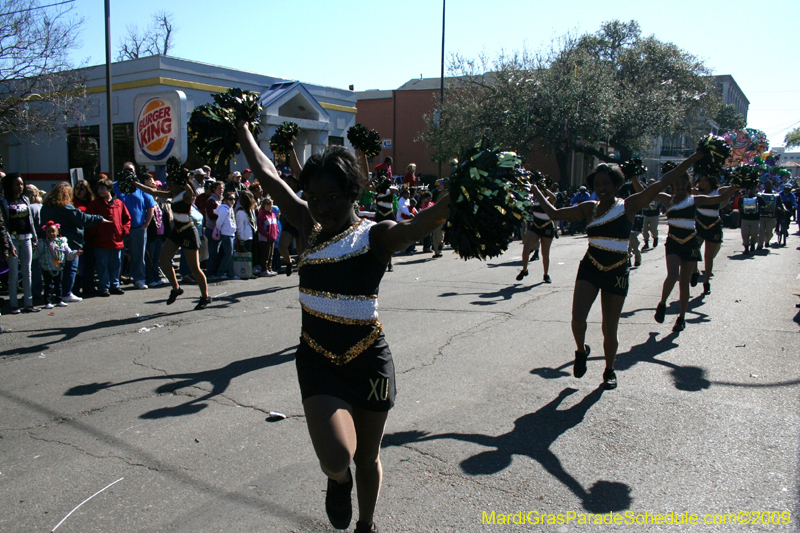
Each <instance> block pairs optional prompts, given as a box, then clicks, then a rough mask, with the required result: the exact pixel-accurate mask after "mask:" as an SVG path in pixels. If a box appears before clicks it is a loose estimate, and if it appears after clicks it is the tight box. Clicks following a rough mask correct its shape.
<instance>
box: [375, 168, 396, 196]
mask: <svg viewBox="0 0 800 533" xmlns="http://www.w3.org/2000/svg"><path fill="white" fill-rule="evenodd" d="M373 182H374V183H375V191H376V192H378V193H379V194H386V191H388V190H389V187H391V186H392V179H391V178H390V177H389V176H388V175H386V174H385V173H384V174H381V175H380V176H379V177H378V178H377V179H375V178H373Z"/></svg>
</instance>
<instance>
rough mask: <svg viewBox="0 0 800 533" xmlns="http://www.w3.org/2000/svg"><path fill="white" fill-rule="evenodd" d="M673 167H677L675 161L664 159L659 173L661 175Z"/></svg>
mask: <svg viewBox="0 0 800 533" xmlns="http://www.w3.org/2000/svg"><path fill="white" fill-rule="evenodd" d="M673 168H678V164H677V163H676V162H675V161H664V162H663V163H661V175H662V176H663V175H664V174H666V173H667V172H669V171H670V170H672V169H673Z"/></svg>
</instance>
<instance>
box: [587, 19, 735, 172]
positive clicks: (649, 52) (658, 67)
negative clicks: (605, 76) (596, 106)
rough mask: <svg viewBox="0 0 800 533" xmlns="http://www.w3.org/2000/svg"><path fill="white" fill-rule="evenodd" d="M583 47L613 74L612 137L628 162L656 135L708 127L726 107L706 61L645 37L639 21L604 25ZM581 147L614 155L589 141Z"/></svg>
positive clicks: (598, 154)
mask: <svg viewBox="0 0 800 533" xmlns="http://www.w3.org/2000/svg"><path fill="white" fill-rule="evenodd" d="M578 47H579V48H584V49H585V50H586V51H587V52H588V53H590V54H592V55H594V56H595V57H596V58H597V59H599V60H600V61H602V62H603V63H604V64H605V67H606V68H608V69H610V70H611V72H612V73H613V81H612V85H611V87H610V89H611V90H612V92H613V95H614V96H613V100H614V105H613V107H612V109H611V112H610V116H609V124H608V126H609V135H608V141H609V143H610V144H611V145H612V146H614V147H615V148H616V149H617V150H618V151H619V153H620V156H621V158H622V159H623V160H625V159H629V158H630V157H632V156H633V154H634V153H635V152H637V151H640V150H642V149H644V148H645V147H646V146H647V144H648V142H649V140H650V139H651V138H653V137H655V136H658V135H680V134H688V133H693V132H695V131H697V130H698V129H704V128H705V126H704V124H705V123H706V122H707V121H706V117H708V116H714V115H715V114H716V112H717V109H718V108H719V106H720V105H721V97H720V96H719V94H718V92H717V89H716V86H715V82H714V79H713V78H712V77H710V71H709V70H708V69H707V68H706V67H705V65H704V64H703V63H702V61H700V60H699V59H697V58H696V57H694V56H693V55H691V54H689V53H688V52H685V51H683V50H681V49H680V48H678V47H677V46H675V45H674V44H672V43H664V42H662V41H659V40H658V39H656V38H655V37H653V36H650V37H644V38H643V37H641V30H640V28H639V24H638V23H637V22H636V21H630V22H627V23H624V22H620V21H612V22H607V23H604V24H603V25H602V26H601V28H600V30H599V31H598V32H597V33H595V34H594V35H586V36H584V37H583V38H582V39H581V40H580V42H579V43H578ZM584 139H586V140H587V141H590V142H591V141H594V140H596V139H593V138H591V137H585V136H584ZM576 149H577V150H578V151H584V152H587V153H590V154H592V155H595V156H597V157H599V158H600V159H606V160H607V159H608V158H607V156H605V155H604V154H601V153H597V152H596V151H594V150H592V148H591V145H589V144H586V145H583V146H581V145H580V144H579V145H578V146H576Z"/></svg>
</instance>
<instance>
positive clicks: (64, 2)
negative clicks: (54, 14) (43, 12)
mask: <svg viewBox="0 0 800 533" xmlns="http://www.w3.org/2000/svg"><path fill="white" fill-rule="evenodd" d="M74 1H75V0H64V1H63V2H58V3H57V4H48V5H46V6H36V7H29V8H28V9H20V10H19V11H9V12H8V13H0V17H5V16H8V15H16V14H17V13H28V12H30V11H34V10H36V9H45V8H48V7H55V6H61V5H64V4H71V3H72V2H74Z"/></svg>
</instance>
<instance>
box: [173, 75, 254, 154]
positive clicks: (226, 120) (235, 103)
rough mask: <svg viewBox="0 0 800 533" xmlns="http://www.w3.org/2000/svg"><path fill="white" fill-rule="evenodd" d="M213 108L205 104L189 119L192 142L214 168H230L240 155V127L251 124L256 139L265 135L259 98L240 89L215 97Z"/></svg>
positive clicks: (196, 109)
mask: <svg viewBox="0 0 800 533" xmlns="http://www.w3.org/2000/svg"><path fill="white" fill-rule="evenodd" d="M211 96H212V97H213V98H214V103H213V104H203V105H201V106H198V107H196V108H195V109H194V111H192V114H191V116H190V117H189V127H188V129H189V140H191V141H192V142H193V143H195V145H196V146H197V153H198V154H199V155H200V157H201V158H202V159H203V160H204V161H205V162H206V163H208V164H210V165H219V164H220V163H221V164H226V163H227V162H228V161H230V159H231V158H232V157H233V156H234V154H238V153H239V152H240V148H239V141H238V139H237V137H236V124H237V123H238V122H239V121H240V120H244V121H247V123H248V124H249V127H250V131H251V132H252V133H253V135H254V136H258V134H259V133H260V132H261V127H260V123H261V106H260V105H259V104H258V98H259V94H258V93H256V92H253V91H243V90H242V89H239V88H232V89H228V90H227V91H225V92H224V93H216V94H212V95H211Z"/></svg>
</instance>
